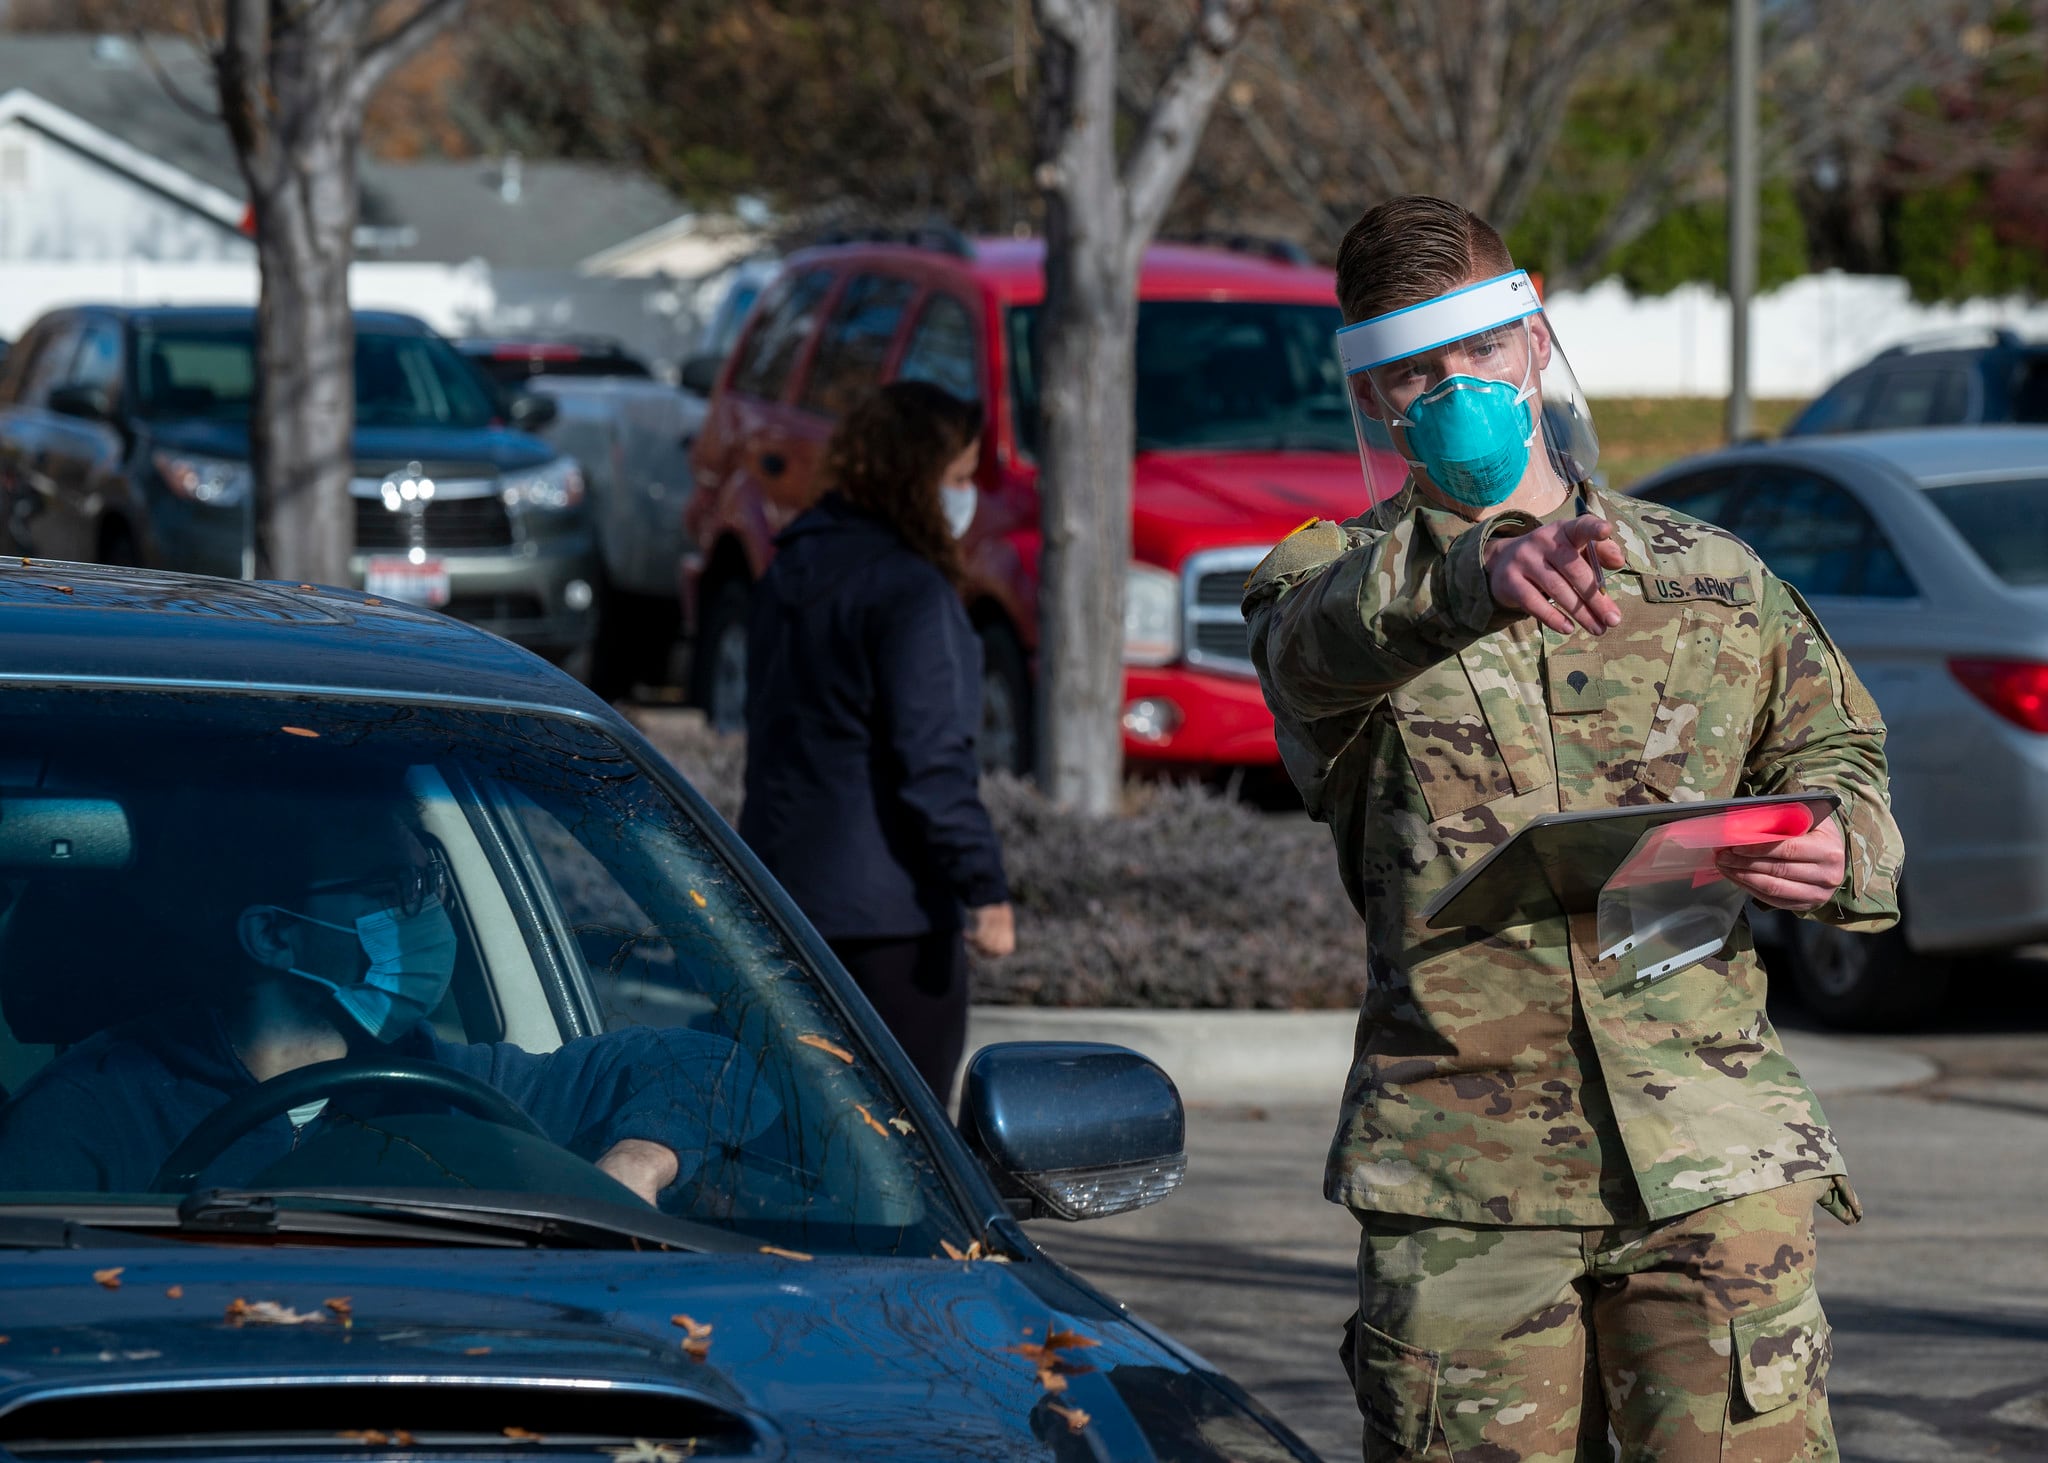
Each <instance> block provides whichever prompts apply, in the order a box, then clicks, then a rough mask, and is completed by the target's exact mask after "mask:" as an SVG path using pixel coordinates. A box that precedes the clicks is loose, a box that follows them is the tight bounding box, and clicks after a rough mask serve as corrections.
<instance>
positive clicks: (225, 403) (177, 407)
mask: <svg viewBox="0 0 2048 1463" xmlns="http://www.w3.org/2000/svg"><path fill="white" fill-rule="evenodd" d="M135 362H136V364H135V379H136V388H137V390H136V409H137V410H138V411H139V412H140V413H141V414H142V415H143V416H145V417H149V418H195V417H196V418H203V419H205V420H208V421H226V422H246V421H248V420H249V412H250V409H251V407H252V405H253V403H254V401H255V398H256V336H255V325H254V323H253V322H250V323H234V324H218V325H216V324H197V323H194V324H187V323H184V322H166V323H154V324H151V323H145V324H143V325H141V326H139V327H138V328H137V330H136V338H135ZM355 367H356V369H355V388H356V425H358V426H362V427H452V428H458V429H468V430H474V429H476V428H480V427H486V426H489V425H490V424H491V421H492V419H493V417H494V416H495V415H496V407H495V404H494V403H493V402H492V400H491V397H490V394H489V392H488V391H486V390H485V388H484V385H483V383H482V381H480V380H479V379H478V378H477V375H476V372H474V371H473V370H471V369H470V367H469V366H468V365H467V364H466V363H465V362H464V361H463V359H462V357H461V356H459V355H458V354H456V352H455V349H454V348H453V347H452V346H450V345H449V344H448V343H447V342H446V341H444V340H442V339H441V338H440V337H439V336H435V335H421V334H417V333H415V332H410V331H389V330H385V331H379V330H374V329H367V328H365V327H363V326H361V325H360V324H359V325H358V326H357V328H356V352H355Z"/></svg>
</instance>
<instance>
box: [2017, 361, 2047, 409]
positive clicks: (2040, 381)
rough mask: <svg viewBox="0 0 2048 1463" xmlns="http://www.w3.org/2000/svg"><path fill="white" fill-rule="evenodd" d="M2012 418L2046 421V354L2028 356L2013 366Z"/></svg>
mask: <svg viewBox="0 0 2048 1463" xmlns="http://www.w3.org/2000/svg"><path fill="white" fill-rule="evenodd" d="M2012 419H2013V420H2014V421H2016V422H2030V423H2041V422H2048V356H2030V357H2028V358H2027V359H2025V360H2023V361H2021V362H2020V363H2019V365H2018V366H2016V367H2014V369H2013V383H2012Z"/></svg>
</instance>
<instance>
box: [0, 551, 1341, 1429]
mask: <svg viewBox="0 0 2048 1463" xmlns="http://www.w3.org/2000/svg"><path fill="white" fill-rule="evenodd" d="M0 636H4V643H5V644H6V646H7V651H8V653H7V655H6V656H5V658H4V662H0V682H4V683H5V684H4V694H5V696H6V698H7V706H8V715H7V716H6V717H5V718H0V911H4V912H0V1089H4V1098H0V1454H4V1455H6V1456H12V1457H21V1458H45V1457H54V1458H75V1459H79V1460H85V1459H106V1460H113V1459H123V1460H126V1459H140V1458H170V1457H177V1458H199V1457H205V1458H216V1457H224V1456H233V1457H249V1458H277V1457H304V1456H320V1457H332V1456H335V1455H336V1454H343V1455H346V1456H350V1457H356V1456H363V1455H369V1456H380V1457H384V1456H401V1455H402V1456H406V1457H421V1456H445V1457H454V1456H462V1457H466V1458H499V1457H507V1458H511V1457H527V1458H531V1457H547V1458H564V1457H579V1458H581V1457H589V1458H596V1457H599V1456H602V1457H605V1458H610V1459H618V1460H625V1463H672V1460H681V1459H683V1458H700V1459H703V1458H745V1459H772V1458H818V1459H824V1458H831V1459H858V1458H874V1459H888V1460H891V1463H901V1460H908V1459H936V1458H960V1459H970V1458H971V1459H998V1458H1057V1459H1109V1458H1115V1459H1145V1458H1172V1459H1217V1460H1221V1459H1237V1460H1270V1459H1289V1458H1296V1459H1301V1458H1310V1457H1311V1456H1312V1455H1311V1454H1309V1453H1308V1451H1307V1450H1306V1449H1305V1448H1304V1447H1303V1446H1302V1445H1301V1444H1300V1443H1299V1442H1298V1441H1296V1440H1295V1439H1294V1438H1293V1437H1292V1436H1291V1435H1290V1434H1289V1433H1288V1432H1287V1431H1286V1430H1285V1429H1284V1427H1282V1426H1281V1425H1280V1424H1279V1423H1278V1422H1276V1421H1275V1420H1274V1419H1273V1418H1271V1417H1270V1416H1269V1415H1267V1414H1266V1413H1264V1412H1263V1411H1262V1410H1260V1409H1259V1408H1258V1407H1257V1406H1256V1405H1255V1404H1253V1403H1252V1402H1250V1401H1249V1399H1247V1398H1246V1397H1245V1395H1244V1394H1243V1393H1242V1392H1241V1391H1240V1390H1238V1389H1237V1388H1236V1387H1235V1386H1234V1385H1233V1384H1231V1383H1230V1382H1229V1381H1227V1380H1226V1379H1224V1378H1223V1377H1221V1376H1219V1375H1218V1374H1217V1373H1216V1372H1214V1371H1213V1370H1211V1369H1210V1368H1209V1367H1208V1366H1206V1365H1205V1364H1204V1363H1202V1362H1201V1361H1200V1360H1198V1359H1197V1358H1195V1357H1193V1356H1192V1355H1190V1354H1189V1353H1187V1352H1186V1351H1184V1350H1182V1349H1181V1348H1179V1347H1177V1346H1176V1345H1174V1344H1173V1343H1172V1342H1171V1341H1169V1340H1168V1339H1167V1338H1165V1337H1164V1336H1162V1335H1160V1334H1158V1333H1157V1332H1155V1331H1153V1330H1151V1329H1150V1328H1148V1327H1146V1326H1145V1325H1144V1324H1143V1323H1141V1322H1139V1321H1137V1320H1135V1319H1133V1318H1131V1317H1129V1316H1127V1315H1125V1314H1124V1313H1123V1311H1122V1309H1121V1308H1120V1307H1119V1306H1118V1305H1117V1304H1116V1303H1115V1302H1114V1301H1112V1300H1109V1299H1108V1298H1107V1297H1105V1296H1103V1295H1102V1294H1100V1293H1099V1292H1097V1291H1096V1290H1094V1289H1093V1288H1092V1287H1091V1286H1089V1285H1088V1284H1087V1283H1086V1282H1084V1281H1082V1280H1081V1279H1080V1278H1079V1277H1077V1276H1075V1275H1074V1274H1072V1273H1071V1272H1069V1271H1067V1270H1065V1269H1063V1268H1062V1267H1060V1266H1059V1265H1057V1264H1056V1263H1054V1262H1053V1261H1052V1260H1050V1259H1048V1258H1047V1257H1046V1256H1044V1255H1043V1254H1041V1253H1040V1252H1039V1251H1038V1250H1037V1249H1036V1248H1035V1246H1034V1245H1033V1243H1032V1242H1031V1240H1030V1239H1029V1238H1028V1237H1027V1236H1026V1234H1025V1233H1024V1231H1023V1230H1022V1229H1021V1228H1020V1226H1019V1223H1018V1221H1019V1220H1020V1219H1023V1218H1030V1217H1036V1216H1053V1217H1063V1218H1070V1219H1071V1218H1087V1217H1091V1216H1093V1215H1097V1214H1107V1213H1113V1212H1117V1211H1118V1210H1121V1209H1127V1208H1131V1207H1134V1206H1137V1205H1140V1204H1144V1203H1149V1202H1152V1201H1154V1200H1156V1199H1158V1198H1161V1197H1163V1196H1164V1195H1165V1194H1166V1193H1167V1192H1169V1191H1170V1190H1171V1189H1172V1188H1173V1187H1174V1185H1175V1184H1176V1183H1177V1182H1178V1181H1179V1177H1180V1174H1181V1172H1182V1168H1183V1165H1184V1162H1185V1160H1184V1156H1183V1145H1182V1114H1181V1108H1180V1102H1179V1099H1178V1096H1177V1095H1176V1094H1175V1092H1174V1090H1173V1087H1172V1084H1171V1083H1170V1082H1169V1081H1168V1080H1167V1079H1166V1077H1165V1076H1164V1074H1162V1073H1161V1072H1160V1071H1159V1070H1158V1069H1157V1068H1156V1067H1154V1066H1152V1065H1151V1064H1150V1063H1149V1062H1147V1061H1145V1060H1144V1059H1143V1058H1142V1057H1139V1056H1137V1055H1136V1054H1134V1053H1130V1052H1127V1051H1123V1050H1121V1049H1118V1048H1111V1047H1096V1046H1086V1045H1075V1044H1062V1045H1054V1046H1035V1045H1012V1046H1000V1047H990V1048H986V1049H984V1050H983V1051H982V1052H981V1053H979V1054H978V1055H977V1056H976V1058H975V1060H974V1062H973V1063H972V1064H971V1066H970V1070H969V1074H968V1080H967V1086H966V1096H965V1098H964V1099H963V1104H962V1108H963V1111H962V1117H961V1119H960V1122H959V1124H958V1126H957V1127H956V1126H955V1125H954V1124H953V1123H952V1122H950V1121H949V1120H948V1118H947V1115H946V1113H945V1112H944V1111H943V1110H942V1109H941V1108H940V1106H939V1105H938V1103H937V1102H936V1101H935V1100H934V1098H933V1097H932V1095H931V1093H930V1092H929V1090H928V1089H926V1088H925V1087H924V1086H923V1085H922V1084H921V1083H920V1082H919V1081H918V1080H917V1078H916V1076H915V1075H914V1073H913V1072H912V1071H911V1069H910V1068H909V1066H908V1064H907V1062H906V1061H905V1059H904V1057H903V1055H902V1053H901V1051H900V1049H899V1048H897V1047H896V1045H895V1044H894V1043H893V1041H892V1040H891V1039H890V1037H889V1036H888V1035H887V1033H886V1032H885V1030H884V1028H883V1027H882V1026H881V1024H880V1023H879V1022H878V1021H877V1020H876V1018H875V1017H874V1015H873V1013H872V1011H871V1010H870V1009H869V1008H868V1006H867V1005H866V1003H865V1002H864V1000H863V999H862V997H861V996H860V995H859V993H858V992H857V991H856V990H855V988H854V987H853V986H852V985H851V984H850V982H849V981H848V980H847V979H846V977H845V975H844V973H843V972H842V971H841V969H840V968H839V967H838V966H837V964H836V963H835V962H834V961H833V959H832V957H831V955H830V953H829V952H828V951H827V950H826V949H825V947H824V946H823V945H822V944H821V943H820V941H819V940H818V938H817V936H816V935H815V933H814V932H813V931H812V930H811V929H810V927H809V926H808V925H807V924H806V923H805V921H804V920H803V918H802V916H801V915H799V914H798V913H797V912H796V910H795V908H794V907H793V906H792V905H791V904H790V903H789V901H788V900H787V899H786V898H785V897H784V895H783V894H782V893H781V892H780V890H779V889H777V888H776V887H775V885H774V884H773V883H772V881H771V880H770V879H769V878H768V877H767V876H766V875H765V873H764V872H763V871H762V869H761V868H760V866H759V865H758V864H757V863H756V862H755V861H754V859H753V858H752V857H751V856H750V855H749V854H748V853H747V851H746V850H745V849H744V848H743V847H742V846H741V845H740V844H739V843H738V841H737V840H736V839H735V838H734V837H733V835H732V834H731V833H730V832H729V831H728V830H727V829H726V828H725V827H724V825H723V824H722V823H721V822H720V821H719V819H718V818H717V817H716V815H715V814H713V813H712V812H711V811H710V810H709V808H708V807H707V806H706V804H705V803H704V802H703V801H702V799H700V798H699V797H698V796H697V795H696V793H695V792H693V791H692V790H691V789H690V788H689V787H688V786H687V785H685V784H684V783H683V782H681V781H680V780H679V779H678V778H677V777H676V775H675V773H674V772H673V771H672V770H671V769H670V768H669V767H668V766H667V765H666V764H665V763H664V762H663V761H662V759H661V758H660V757H659V755H658V754H656V753H655V752H654V751H653V750H652V749H651V748H650V747H649V746H648V744H647V743H646V742H645V741H643V740H642V739H641V738H640V737H639V736H638V735H637V734H636V733H635V732H634V731H633V730H632V728H630V727H629V726H628V725H627V724H626V723H625V722H624V721H622V720H621V719H620V718H619V717H618V716H616V715H615V714H614V713H613V712H611V711H610V710H609V709H608V708H607V707H605V706H604V705H603V704H601V703H600V702H599V701H597V700H596V699H595V698H594V697H592V696H591V695H589V694H588V693H586V692H585V691H583V690H582V689H581V688H579V687H578V686H576V685H575V684H574V683H573V682H572V681H570V680H569V679H568V678H567V677H566V676H564V675H562V674H561V673H559V672H557V671H555V670H553V669H551V668H549V667H548V666H546V665H545V664H544V663H542V662H541V661H540V660H538V659H536V658H534V657H532V656H530V655H528V654H526V653H525V652H523V651H520V650H518V649H516V648H515V647H512V646H510V645H508V644H506V643H505V642H504V641H502V640H497V639H494V638H492V637H490V636H487V635H485V634H482V633H481V632H479V631H477V630H475V629H473V628H471V627H468V626H465V625H462V624H460V623H458V622H456V621H453V620H450V619H447V618H444V617H440V616H436V615H431V614H426V613H423V612H420V611H417V610H414V609H410V608H406V607H403V606H398V605H393V604H391V603H389V602H383V603H380V602H377V601H376V600H373V599H370V598H368V597H366V596H364V595H361V594H359V593H354V592H349V591H340V590H308V589H300V588H296V587H293V586H288V585H275V584H258V583H233V582H227V581H220V580H209V579H203V578H193V577H184V576H175V575H169V574H162V573H156V572H150V571H143V570H120V569H110V568H101V567H87V566H81V565H76V564H63V563H51V562H46V561H41V560H34V561H27V562H24V561H21V560H18V559H9V560H7V561H5V563H4V564H0Z"/></svg>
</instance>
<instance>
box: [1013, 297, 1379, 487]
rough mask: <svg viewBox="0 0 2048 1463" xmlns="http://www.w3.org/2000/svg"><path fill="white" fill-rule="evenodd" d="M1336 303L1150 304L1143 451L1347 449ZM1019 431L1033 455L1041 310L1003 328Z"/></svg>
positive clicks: (1020, 310) (1140, 348)
mask: <svg viewBox="0 0 2048 1463" xmlns="http://www.w3.org/2000/svg"><path fill="white" fill-rule="evenodd" d="M1341 324H1343V319H1342V317H1341V315H1340V314H1339V312H1338V310H1337V307H1336V306H1334V305H1297V304H1284V303H1273V302H1268V301H1264V300H1146V301H1143V302H1142V303H1140V304H1139V306H1138V340H1137V360H1136V365H1137V418H1138V420H1137V429H1138V430H1137V445H1138V450H1139V451H1141V452H1145V451H1175V450H1200V451H1209V452H1350V451H1353V450H1354V449H1355V447H1356V437H1355V436H1354V434H1353V431H1352V426H1351V410H1350V408H1349V407H1348V406H1347V405H1346V404H1345V397H1344V379H1343V373H1342V370H1341V368H1340V367H1339V365H1338V362H1337V355H1336V352H1335V351H1333V350H1332V349H1331V348H1330V339H1331V336H1332V335H1333V334H1334V333H1335V331H1336V329H1337V327H1338V326H1339V325H1341ZM1007 330H1008V333H1009V346H1010V360H1011V390H1012V391H1013V392H1014V393H1015V397H1016V407H1017V411H1016V417H1017V425H1018V433H1019V437H1020V439H1021V441H1022V444H1023V446H1024V447H1025V449H1026V450H1027V451H1035V450H1036V446H1037V428H1038V340H1037V334H1038V307H1037V306H1035V305H1025V306H1015V307H1013V308H1012V309H1011V310H1010V314H1009V321H1008V325H1007Z"/></svg>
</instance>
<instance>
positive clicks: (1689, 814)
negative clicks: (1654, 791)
mask: <svg viewBox="0 0 2048 1463" xmlns="http://www.w3.org/2000/svg"><path fill="white" fill-rule="evenodd" d="M1772 803H1805V804H1807V805H1808V806H1809V807H1811V808H1812V810H1813V825H1814V826H1815V827H1818V826H1819V825H1820V821H1821V819H1823V818H1826V817H1830V816H1832V815H1833V814H1834V812H1835V810H1836V809H1838V808H1840V807H1841V805H1842V799H1841V797H1840V795H1839V794H1836V793H1834V792H1831V791H1827V790H1820V791H1812V792H1793V793H1776V794H1773V795H1772V796H1770V797H1760V798H1723V799H1720V800H1718V801H1715V802H1704V803H1655V804H1652V805H1650V806H1648V807H1628V808H1592V809H1589V810H1587V811H1585V812H1580V813H1541V814H1538V815H1537V816H1536V817H1534V818H1531V819H1530V820H1529V821H1528V822H1527V823H1524V824H1523V825H1522V826H1521V827H1520V828H1518V829H1516V830H1515V833H1514V835H1513V836H1512V837H1511V838H1509V839H1508V841H1507V842H1506V843H1501V844H1496V845H1495V846H1494V847H1492V848H1490V849H1488V850H1487V851H1486V856H1485V857H1484V858H1482V859H1480V860H1479V862H1478V863H1476V864H1474V865H1472V867H1471V868H1469V869H1467V870H1465V872H1464V873H1462V874H1460V875H1459V876H1458V877H1457V879H1456V880H1455V881H1453V882H1452V884H1451V885H1450V887H1449V888H1447V889H1445V890H1444V891H1443V892H1442V893H1441V894H1439V895H1437V896H1436V898H1434V899H1432V900H1430V901H1429V905H1428V907H1427V908H1426V909H1424V910H1423V911H1422V918H1423V922H1424V923H1425V924H1427V925H1428V926H1429V927H1430V928H1431V929H1433V930H1452V929H1460V928H1464V927H1466V926H1469V925H1486V926H1505V925H1519V924H1527V923H1529V922H1530V921H1532V920H1539V919H1549V918H1551V917H1552V916H1554V915H1557V914H1583V913H1585V912H1586V911H1587V910H1590V909H1592V908H1594V907H1595V906H1596V905H1597V904H1598V902H1599V899H1600V890H1601V888H1602V887H1603V886H1604V885H1605V884H1606V883H1607V880H1608V879H1609V877H1611V876H1612V875H1613V873H1614V871H1615V869H1617V868H1618V867H1620V865H1621V862H1622V860H1623V859H1625V858H1627V857H1628V856H1629V853H1630V851H1631V850H1633V849H1634V848H1635V846H1636V842H1637V840H1638V839H1640V838H1641V837H1642V836H1643V835H1644V834H1645V833H1647V832H1649V831H1650V830H1651V829H1652V828H1655V827H1658V826H1659V825H1661V824H1664V823H1676V822H1680V821H1682V820H1684V819H1687V818H1698V817H1702V816H1704V815H1706V814H1710V813H1722V812H1727V811H1728V810H1729V809H1731V808H1748V807H1762V806H1768V805H1770V804H1772Z"/></svg>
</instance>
